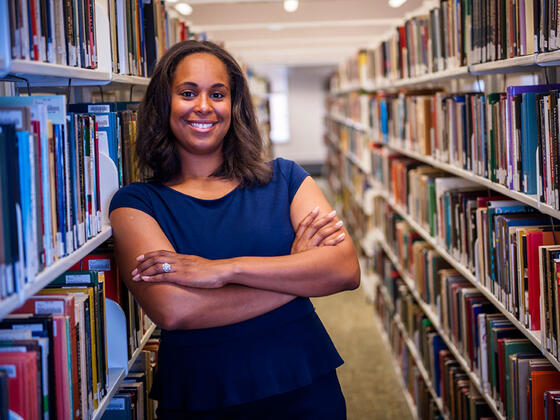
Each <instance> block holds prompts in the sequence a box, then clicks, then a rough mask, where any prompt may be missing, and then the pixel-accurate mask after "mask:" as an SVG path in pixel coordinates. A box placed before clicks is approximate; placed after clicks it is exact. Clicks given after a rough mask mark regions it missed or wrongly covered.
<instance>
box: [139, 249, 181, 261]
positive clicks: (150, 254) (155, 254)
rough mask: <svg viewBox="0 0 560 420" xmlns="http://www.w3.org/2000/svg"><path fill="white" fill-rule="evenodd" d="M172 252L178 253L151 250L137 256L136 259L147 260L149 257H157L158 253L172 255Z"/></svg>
mask: <svg viewBox="0 0 560 420" xmlns="http://www.w3.org/2000/svg"><path fill="white" fill-rule="evenodd" d="M172 254H174V255H176V253H175V252H171V251H166V250H163V249H159V250H157V251H150V252H146V253H145V254H142V255H138V256H137V257H136V261H146V260H147V259H149V258H152V257H157V256H158V255H165V256H169V255H172Z"/></svg>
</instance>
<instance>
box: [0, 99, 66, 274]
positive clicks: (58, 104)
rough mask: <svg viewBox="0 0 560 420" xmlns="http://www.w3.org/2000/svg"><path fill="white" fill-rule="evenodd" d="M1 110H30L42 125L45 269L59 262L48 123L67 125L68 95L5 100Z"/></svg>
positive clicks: (41, 151) (33, 119)
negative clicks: (54, 241)
mask: <svg viewBox="0 0 560 420" xmlns="http://www.w3.org/2000/svg"><path fill="white" fill-rule="evenodd" d="M0 106H29V107H30V110H31V120H32V121H38V122H39V125H40V133H39V143H40V154H41V166H40V167H41V184H42V189H41V191H42V202H43V232H44V233H43V248H44V250H45V261H44V262H45V265H51V264H52V263H53V262H54V259H55V250H54V247H53V231H52V223H51V213H50V208H51V200H53V199H54V197H51V191H50V185H51V180H50V169H49V142H48V131H47V121H48V120H50V121H51V122H52V124H53V125H61V126H64V125H65V124H66V97H65V96H64V95H45V96H39V95H38V96H1V97H0ZM53 181H54V180H53Z"/></svg>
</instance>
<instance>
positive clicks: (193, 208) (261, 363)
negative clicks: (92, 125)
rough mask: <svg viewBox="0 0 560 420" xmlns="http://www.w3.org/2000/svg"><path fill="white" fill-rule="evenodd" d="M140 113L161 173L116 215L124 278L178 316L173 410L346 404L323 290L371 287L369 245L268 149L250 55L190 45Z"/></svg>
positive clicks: (156, 317) (295, 409) (169, 373)
mask: <svg viewBox="0 0 560 420" xmlns="http://www.w3.org/2000/svg"><path fill="white" fill-rule="evenodd" d="M138 124H139V126H138V130H137V132H138V133H139V134H138V139H137V145H136V148H137V156H138V160H139V165H140V168H141V169H143V170H145V169H149V170H151V171H152V173H153V180H152V181H151V182H149V183H136V184H132V185H129V186H126V187H124V188H122V189H121V190H119V191H118V192H117V194H116V195H115V197H114V198H113V200H112V202H111V208H110V211H111V214H110V218H111V225H112V227H113V235H114V238H115V243H116V249H117V259H118V264H119V267H120V269H121V273H122V278H123V279H124V281H125V283H126V285H127V286H128V288H129V289H130V291H131V292H132V293H133V295H134V296H135V298H136V299H137V301H138V302H139V303H140V305H141V306H142V307H143V308H144V310H145V311H146V313H147V314H148V315H149V316H150V318H151V319H152V320H153V321H154V322H155V323H156V324H157V325H159V326H160V327H162V329H163V331H162V336H161V344H160V350H159V364H158V368H157V372H156V376H155V379H154V385H153V387H152V391H151V395H152V397H153V398H155V399H157V400H158V418H161V419H190V418H196V419H225V418H227V419H243V420H246V419H315V418H317V419H319V418H321V419H344V418H346V411H345V403H344V397H343V396H342V393H341V391H340V386H339V383H338V379H337V377H336V371H335V369H336V368H337V367H338V366H340V365H341V364H342V360H341V359H340V356H339V355H338V353H337V352H336V349H335V348H334V346H333V344H332V342H331V341H330V338H329V337H328V335H327V333H326V331H325V330H324V327H323V326H322V324H321V322H320V320H319V318H318V317H317V315H316V314H315V312H314V309H313V306H312V305H311V303H310V301H309V299H308V297H310V296H325V295H329V294H332V293H336V292H339V291H342V290H347V289H354V288H356V287H357V286H358V285H359V276H360V275H359V267H358V264H357V259H356V255H355V251H354V248H353V245H352V242H351V240H350V238H349V237H348V235H347V233H346V232H345V231H344V228H343V226H342V222H340V221H337V219H336V217H335V214H334V212H333V211H332V209H331V207H330V205H329V204H328V202H327V201H326V199H325V198H324V197H323V195H322V193H321V192H320V190H319V188H318V187H317V185H316V184H315V182H314V181H313V180H312V179H311V177H309V176H307V173H306V172H305V171H303V169H301V168H300V167H299V166H298V165H297V164H295V163H294V162H290V161H286V160H283V159H276V160H274V161H273V162H271V163H266V162H264V161H263V159H262V156H263V153H262V141H261V139H260V136H259V134H258V129H257V125H256V121H255V117H254V113H253V108H252V104H251V98H250V95H249V91H248V87H247V83H246V81H245V78H244V76H243V73H242V71H241V69H240V68H239V66H238V64H237V63H236V62H235V60H234V59H233V58H232V57H231V56H230V55H229V54H228V53H227V52H226V51H224V50H223V49H222V48H220V47H218V46H217V45H215V44H212V43H210V42H197V41H187V42H183V43H179V44H177V45H175V46H174V47H172V48H171V49H170V50H169V51H168V52H167V53H166V54H165V55H164V56H163V57H162V58H161V60H160V61H159V63H158V65H157V67H156V69H155V71H154V75H153V76H152V80H151V82H150V85H149V86H148V89H147V92H146V95H145V97H144V100H143V102H142V104H141V107H140V111H139V115H138ZM294 231H296V233H294Z"/></svg>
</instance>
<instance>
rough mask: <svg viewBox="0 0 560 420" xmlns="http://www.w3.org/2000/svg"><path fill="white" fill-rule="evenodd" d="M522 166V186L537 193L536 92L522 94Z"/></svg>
mask: <svg viewBox="0 0 560 420" xmlns="http://www.w3.org/2000/svg"><path fill="white" fill-rule="evenodd" d="M521 97H522V98H523V99H522V101H523V102H522V105H521V106H522V108H521V109H522V112H521V130H522V131H521V168H522V174H523V178H522V186H523V192H524V193H526V194H536V193H537V148H538V145H539V136H538V130H537V119H536V118H535V115H537V98H536V93H534V92H527V93H523V94H522V95H521Z"/></svg>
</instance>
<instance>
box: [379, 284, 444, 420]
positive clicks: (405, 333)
mask: <svg viewBox="0 0 560 420" xmlns="http://www.w3.org/2000/svg"><path fill="white" fill-rule="evenodd" d="M383 289H385V288H384V287H383ZM385 292H386V291H385ZM395 323H396V324H397V328H398V329H399V330H400V331H401V334H402V336H403V337H404V342H405V344H406V346H407V347H408V351H409V353H410V355H411V356H412V358H413V359H414V361H415V362H416V367H417V368H418V371H419V372H420V375H422V378H424V382H425V383H426V387H427V388H428V390H429V391H430V394H432V398H433V399H434V401H435V402H436V405H437V406H438V408H439V411H440V413H441V415H442V416H443V418H444V419H445V420H447V419H448V416H447V415H446V414H444V409H443V403H442V401H441V398H440V397H438V395H437V393H436V390H435V388H434V385H433V384H432V380H431V379H430V375H429V374H428V370H427V369H426V367H425V366H424V361H423V360H422V358H421V357H420V355H419V354H418V350H417V349H416V345H415V344H414V342H413V341H412V340H411V339H410V337H409V335H408V331H407V330H406V328H405V327H404V324H403V323H402V321H401V318H400V316H399V315H398V314H397V315H395Z"/></svg>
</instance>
